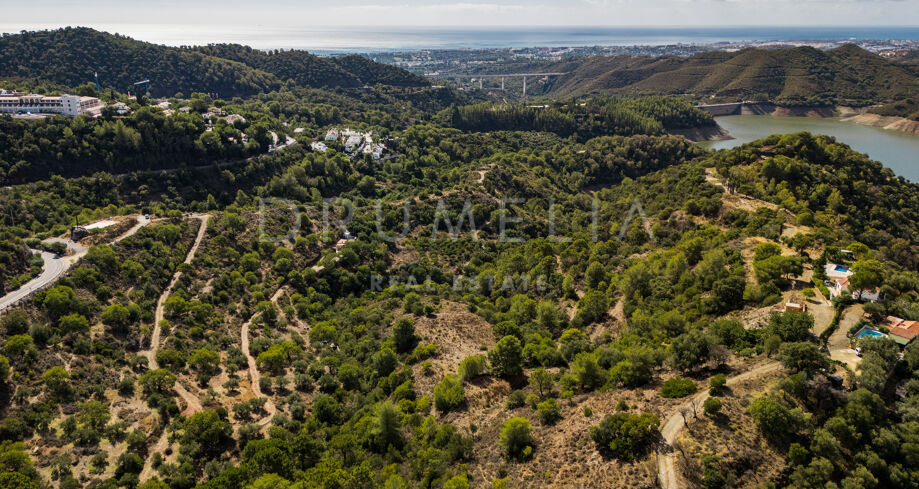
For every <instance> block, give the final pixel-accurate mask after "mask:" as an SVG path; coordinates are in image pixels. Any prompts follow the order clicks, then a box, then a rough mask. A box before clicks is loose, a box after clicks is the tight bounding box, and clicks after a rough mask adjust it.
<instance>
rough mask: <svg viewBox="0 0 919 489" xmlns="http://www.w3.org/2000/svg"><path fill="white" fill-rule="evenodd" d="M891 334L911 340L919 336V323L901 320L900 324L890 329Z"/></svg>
mask: <svg viewBox="0 0 919 489" xmlns="http://www.w3.org/2000/svg"><path fill="white" fill-rule="evenodd" d="M888 319H890V318H888ZM894 319H900V318H894ZM890 334H892V335H894V336H899V337H901V338H906V339H908V340H911V339H913V338H914V337H916V336H917V335H919V322H917V321H905V320H903V319H900V322H899V323H898V324H897V325H895V326H893V327H892V328H890Z"/></svg>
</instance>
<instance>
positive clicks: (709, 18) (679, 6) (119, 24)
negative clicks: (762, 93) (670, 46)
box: [0, 0, 919, 47]
mask: <svg viewBox="0 0 919 489" xmlns="http://www.w3.org/2000/svg"><path fill="white" fill-rule="evenodd" d="M0 11H2V16H0V32H18V31H20V30H35V29H49V28H59V27H64V26H68V25H70V26H88V27H94V28H97V29H101V30H105V31H108V32H117V33H120V34H125V35H128V36H131V37H134V38H136V39H142V40H145V41H151V42H157V43H163V44H173V45H175V44H184V43H190V44H191V43H194V44H197V43H200V42H201V41H210V42H240V41H242V42H245V41H246V40H248V39H251V38H252V37H253V35H254V33H256V32H259V33H261V34H264V33H265V32H266V31H271V35H272V36H274V38H273V39H272V40H271V41H265V43H264V44H266V45H267V46H269V47H270V45H272V44H276V45H278V46H284V45H285V43H287V44H289V42H288V39H287V38H288V37H289V38H290V39H291V40H293V39H295V38H296V39H302V35H301V33H302V32H303V31H304V30H310V29H318V30H323V29H326V30H330V31H331V32H332V34H331V36H330V37H334V36H335V35H337V33H336V30H341V29H344V28H349V29H355V28H359V27H361V26H373V27H380V28H382V27H385V28H393V27H397V26H404V27H412V28H415V29H416V30H417V29H418V28H436V27H444V26H450V27H462V26H475V27H494V26H517V27H524V26H527V27H532V26H602V27H613V26H700V27H709V26H751V25H755V26H891V25H895V26H916V25H919V0H427V1H425V0H323V1H317V0H222V1H203V0H181V1H180V0H84V1H81V2H74V1H72V0H68V1H65V0H29V1H15V2H8V4H7V5H5V6H3V7H2V10H0ZM314 37H315V39H314V40H313V41H311V42H312V43H313V45H317V43H318V44H321V43H322V41H323V39H322V35H315V36H314ZM335 42H336V41H334V40H329V41H328V43H329V45H334V44H335ZM250 44H253V43H250ZM255 44H257V43H255ZM255 44H253V45H255Z"/></svg>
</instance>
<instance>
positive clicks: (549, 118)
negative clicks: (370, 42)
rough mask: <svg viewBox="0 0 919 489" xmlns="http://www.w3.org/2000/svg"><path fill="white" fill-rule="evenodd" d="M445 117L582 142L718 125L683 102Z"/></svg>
mask: <svg viewBox="0 0 919 489" xmlns="http://www.w3.org/2000/svg"><path fill="white" fill-rule="evenodd" d="M442 116H443V117H444V118H446V119H448V121H447V122H448V123H449V124H451V125H452V126H453V127H455V128H458V129H463V130H466V131H540V132H552V133H555V134H557V135H559V136H561V137H569V136H573V135H576V136H578V137H579V138H580V139H581V140H582V141H586V140H588V139H591V138H594V137H597V136H610V135H625V136H627V135H632V134H662V133H663V132H664V131H665V130H673V129H684V128H692V127H701V126H713V125H714V124H715V121H714V119H713V118H712V116H711V114H709V113H708V112H705V111H702V110H699V109H697V108H696V107H694V106H693V105H692V104H691V103H690V102H688V101H686V100H685V99H681V98H678V97H641V98H622V99H612V98H603V97H596V98H589V99H584V100H571V101H569V102H567V103H556V104H552V105H548V106H544V107H530V106H522V105H507V104H490V103H482V104H477V105H470V106H460V107H452V108H451V109H450V111H449V112H447V113H445V114H442Z"/></svg>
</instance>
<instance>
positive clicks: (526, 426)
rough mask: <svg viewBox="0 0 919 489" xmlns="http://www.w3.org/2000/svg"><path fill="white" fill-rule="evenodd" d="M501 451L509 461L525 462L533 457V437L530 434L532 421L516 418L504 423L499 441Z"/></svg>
mask: <svg viewBox="0 0 919 489" xmlns="http://www.w3.org/2000/svg"><path fill="white" fill-rule="evenodd" d="M499 443H500V445H501V450H502V451H503V452H504V456H505V457H507V458H508V459H515V460H518V461H524V460H526V459H528V458H529V457H530V456H532V453H533V437H532V434H531V433H530V420H528V419H526V418H523V417H514V418H511V419H509V420H507V421H506V422H505V423H504V427H503V428H501V438H500V440H499Z"/></svg>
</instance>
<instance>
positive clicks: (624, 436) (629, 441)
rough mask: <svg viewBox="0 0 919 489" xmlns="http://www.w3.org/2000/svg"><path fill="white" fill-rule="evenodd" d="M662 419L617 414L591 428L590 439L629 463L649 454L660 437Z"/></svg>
mask: <svg viewBox="0 0 919 489" xmlns="http://www.w3.org/2000/svg"><path fill="white" fill-rule="evenodd" d="M658 426H660V419H659V418H658V417H657V416H655V415H653V414H651V413H644V414H629V413H616V414H613V415H611V416H607V417H606V418H604V419H603V421H601V422H600V424H599V425H598V426H593V427H591V428H590V438H591V439H592V440H593V441H594V443H596V444H597V446H598V447H599V448H601V449H607V450H609V451H610V452H611V453H612V455H613V456H614V457H617V458H620V459H623V460H627V461H629V462H631V461H634V460H635V459H637V458H639V457H641V456H642V455H644V454H645V453H647V451H648V449H649V448H650V447H651V445H652V443H653V442H654V439H655V438H656V437H657V436H658Z"/></svg>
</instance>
